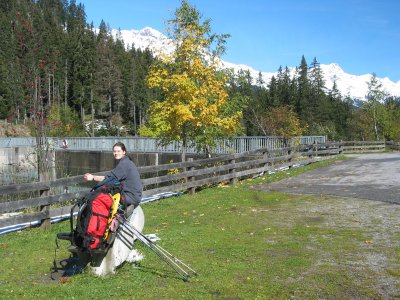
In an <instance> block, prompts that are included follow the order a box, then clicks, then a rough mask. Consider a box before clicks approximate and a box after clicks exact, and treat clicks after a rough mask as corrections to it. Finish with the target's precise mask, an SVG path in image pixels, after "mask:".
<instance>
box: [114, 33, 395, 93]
mask: <svg viewBox="0 0 400 300" xmlns="http://www.w3.org/2000/svg"><path fill="white" fill-rule="evenodd" d="M117 32H118V31H117V30H113V31H112V33H113V35H114V36H116V35H117ZM120 33H121V36H122V39H123V40H124V43H125V46H127V47H130V48H132V47H135V48H137V49H141V50H145V49H146V48H148V49H150V50H151V51H153V52H154V53H155V54H157V53H160V52H161V53H170V52H171V51H172V49H173V48H172V44H171V41H170V40H169V39H168V38H167V37H166V36H165V35H164V34H162V33H161V32H159V31H157V30H155V29H153V28H151V27H145V28H143V29H141V30H134V29H132V30H121V31H120ZM222 63H223V65H224V67H226V68H232V69H234V70H235V71H238V70H240V69H244V70H249V72H250V74H251V76H252V77H253V78H254V79H255V78H258V74H259V72H260V71H258V70H255V69H254V68H252V67H250V66H246V65H242V64H233V63H230V62H227V61H223V62H222ZM320 67H321V70H322V72H323V74H324V79H325V86H326V88H327V89H331V88H332V87H333V82H334V81H335V80H336V85H337V87H338V89H339V91H340V92H341V94H342V95H343V96H347V95H349V96H350V97H352V98H356V99H359V100H365V95H366V94H367V91H368V86H367V82H368V81H369V80H370V78H371V74H364V75H352V74H348V73H346V72H345V71H344V70H343V69H342V68H341V67H340V66H339V65H338V64H336V63H332V64H320ZM289 69H290V70H291V72H292V74H294V70H295V68H294V67H290V68H289ZM261 74H262V77H263V79H264V81H265V82H267V83H268V82H269V81H270V79H271V77H272V76H273V75H275V76H276V74H277V72H262V71H261ZM378 79H379V80H380V81H381V83H382V86H383V89H384V90H385V91H386V92H387V93H388V94H390V95H392V96H400V81H398V82H397V83H396V82H393V81H391V80H390V79H389V78H388V77H385V78H378Z"/></svg>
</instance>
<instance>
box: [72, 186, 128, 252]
mask: <svg viewBox="0 0 400 300" xmlns="http://www.w3.org/2000/svg"><path fill="white" fill-rule="evenodd" d="M121 189H122V188H121V185H120V184H119V182H118V184H113V185H112V186H110V185H103V186H100V187H98V188H94V189H93V190H92V191H91V192H90V193H88V194H87V195H86V196H85V197H84V198H83V199H82V200H81V201H79V202H78V203H77V205H78V207H79V211H78V217H77V221H76V228H75V230H74V231H73V239H72V244H74V245H75V246H77V247H79V248H80V249H82V250H83V251H88V252H95V251H98V252H99V251H105V250H107V249H108V247H109V246H110V244H111V243H112V241H111V239H110V238H109V237H110V234H109V233H110V226H111V222H112V220H113V218H114V215H115V213H116V212H117V210H118V207H119V202H120V196H121Z"/></svg>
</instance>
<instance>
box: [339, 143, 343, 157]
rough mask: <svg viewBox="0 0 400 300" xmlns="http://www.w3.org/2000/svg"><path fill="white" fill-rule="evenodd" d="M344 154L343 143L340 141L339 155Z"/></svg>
mask: <svg viewBox="0 0 400 300" xmlns="http://www.w3.org/2000/svg"><path fill="white" fill-rule="evenodd" d="M342 154H343V141H340V143H339V155H342Z"/></svg>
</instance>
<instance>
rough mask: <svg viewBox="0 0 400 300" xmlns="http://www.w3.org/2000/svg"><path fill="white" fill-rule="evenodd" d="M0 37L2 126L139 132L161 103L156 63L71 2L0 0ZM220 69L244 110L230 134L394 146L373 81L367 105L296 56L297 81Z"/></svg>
mask: <svg viewBox="0 0 400 300" xmlns="http://www.w3.org/2000/svg"><path fill="white" fill-rule="evenodd" d="M160 22H161V20H160ZM0 39H1V43H0V118H1V119H2V120H5V122H3V123H2V126H5V125H4V123H6V124H14V125H18V124H19V125H21V124H23V125H25V126H28V127H30V128H31V129H32V132H31V134H32V135H35V133H34V132H35V130H38V127H40V128H42V130H44V131H45V132H46V135H47V136H58V137H62V136H106V135H114V136H115V135H126V136H137V135H145V132H146V131H145V130H142V131H141V128H146V126H147V125H148V123H149V120H150V117H151V116H150V114H151V109H150V108H151V107H152V105H153V104H154V102H155V101H158V102H162V101H163V97H165V95H164V91H163V90H162V89H160V88H154V87H153V86H149V84H148V82H147V78H148V75H149V72H150V69H151V66H152V65H153V64H154V63H156V62H157V61H158V58H157V57H156V56H155V55H154V54H153V53H152V52H151V51H150V50H140V49H136V48H135V45H125V44H124V42H123V40H122V38H121V36H120V35H116V36H113V35H112V34H111V28H109V27H108V25H107V21H106V20H105V21H102V22H101V24H100V26H99V28H94V25H93V23H92V22H91V21H90V20H87V18H86V14H85V8H84V6H83V5H81V4H79V3H77V2H76V1H75V0H70V1H67V0H15V1H1V2H0ZM254 46H256V45H254ZM227 51H229V40H228V42H227ZM282 63H283V64H284V62H282ZM223 72H224V75H225V76H226V78H227V81H226V88H227V93H228V102H230V103H231V106H232V107H233V106H236V110H240V111H241V112H242V113H241V120H240V128H239V130H238V131H237V132H235V134H237V135H248V136H263V135H279V136H284V137H290V136H296V135H326V136H327V137H328V139H330V140H382V139H388V140H399V139H400V99H399V98H398V97H394V96H392V95H387V94H385V92H384V91H383V89H382V85H381V84H380V82H379V80H378V79H377V78H376V76H375V74H373V75H372V76H371V79H370V81H369V82H368V87H369V89H368V95H367V97H366V101H357V100H356V99H352V98H351V97H350V96H349V95H341V94H340V92H339V90H338V89H337V87H336V84H334V85H333V86H326V84H325V82H324V79H323V74H322V71H321V69H320V67H319V62H318V61H317V58H313V59H312V60H311V62H307V60H306V58H305V57H304V56H303V57H299V65H298V66H297V67H296V71H295V75H293V74H292V73H290V71H289V69H288V67H280V68H279V69H278V72H277V75H276V76H275V77H273V78H272V79H271V80H270V81H269V82H265V81H264V80H263V78H262V76H261V73H260V75H259V77H258V78H252V77H251V75H250V73H249V72H248V71H245V70H242V71H238V72H235V71H233V70H224V71H223ZM0 133H1V132H0ZM6 135H8V136H13V135H16V134H15V133H13V132H12V131H7V134H6Z"/></svg>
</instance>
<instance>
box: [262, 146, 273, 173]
mask: <svg viewBox="0 0 400 300" xmlns="http://www.w3.org/2000/svg"><path fill="white" fill-rule="evenodd" d="M268 158H269V153H268V151H265V152H263V159H268ZM270 166H272V163H271V162H266V163H265V164H264V173H265V171H269V170H270Z"/></svg>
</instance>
